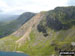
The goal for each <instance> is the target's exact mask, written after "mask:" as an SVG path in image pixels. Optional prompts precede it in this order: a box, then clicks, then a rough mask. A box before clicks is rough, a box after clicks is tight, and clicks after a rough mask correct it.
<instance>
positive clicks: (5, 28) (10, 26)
mask: <svg viewBox="0 0 75 56" xmlns="http://www.w3.org/2000/svg"><path fill="white" fill-rule="evenodd" d="M34 15H35V14H34V13H30V12H26V13H23V14H22V15H21V16H19V17H18V18H17V19H15V20H13V21H11V22H6V23H1V24H0V37H4V36H7V35H9V34H11V33H13V32H14V31H16V30H17V29H18V28H19V27H21V26H22V25H23V24H24V23H25V22H27V21H28V20H29V19H31V18H32V17H33V16H34Z"/></svg>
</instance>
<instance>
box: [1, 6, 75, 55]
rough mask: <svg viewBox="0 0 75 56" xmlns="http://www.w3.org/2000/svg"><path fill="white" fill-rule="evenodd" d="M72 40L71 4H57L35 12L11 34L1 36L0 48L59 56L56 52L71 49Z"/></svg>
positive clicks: (74, 8) (74, 25) (74, 10)
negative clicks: (65, 5)
mask: <svg viewBox="0 0 75 56" xmlns="http://www.w3.org/2000/svg"><path fill="white" fill-rule="evenodd" d="M20 22H21V21H20ZM74 39H75V6H70V7H57V8H55V9H54V10H50V11H45V12H44V11H43V12H40V13H37V14H36V15H35V16H33V17H31V18H30V19H29V20H28V21H27V22H26V23H22V25H21V26H20V28H19V29H18V30H16V31H15V32H13V33H12V34H11V35H9V36H6V37H4V38H1V39H0V50H1V51H15V52H18V51H20V52H24V53H26V54H28V55H30V56H59V51H75V45H74V44H73V43H75V40H74ZM63 56H64V55H63Z"/></svg>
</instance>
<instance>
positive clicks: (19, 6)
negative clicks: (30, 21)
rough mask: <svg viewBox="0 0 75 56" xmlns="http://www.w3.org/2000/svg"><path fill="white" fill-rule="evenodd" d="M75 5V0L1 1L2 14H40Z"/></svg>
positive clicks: (0, 9) (0, 10)
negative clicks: (58, 7)
mask: <svg viewBox="0 0 75 56" xmlns="http://www.w3.org/2000/svg"><path fill="white" fill-rule="evenodd" d="M71 5H73V6H74V5H75V0H0V12H3V13H16V14H18V13H23V12H28V11H29V12H40V11H47V10H51V9H54V8H55V7H57V6H71Z"/></svg>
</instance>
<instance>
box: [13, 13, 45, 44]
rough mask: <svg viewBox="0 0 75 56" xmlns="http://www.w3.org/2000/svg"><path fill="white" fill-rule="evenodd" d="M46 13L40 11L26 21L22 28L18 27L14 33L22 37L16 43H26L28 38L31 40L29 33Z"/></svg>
mask: <svg viewBox="0 0 75 56" xmlns="http://www.w3.org/2000/svg"><path fill="white" fill-rule="evenodd" d="M43 16H44V14H42V13H39V14H37V15H35V16H34V17H32V19H30V20H29V21H28V22H27V23H25V24H24V25H23V26H22V27H21V28H20V29H18V30H17V31H16V32H14V33H13V34H12V35H14V36H17V37H18V36H19V37H21V38H20V39H19V40H17V41H16V43H19V45H21V44H22V43H25V42H26V40H30V38H29V34H30V32H31V30H32V28H33V26H36V25H37V24H38V23H39V22H40V20H41V19H42V17H43Z"/></svg>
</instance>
